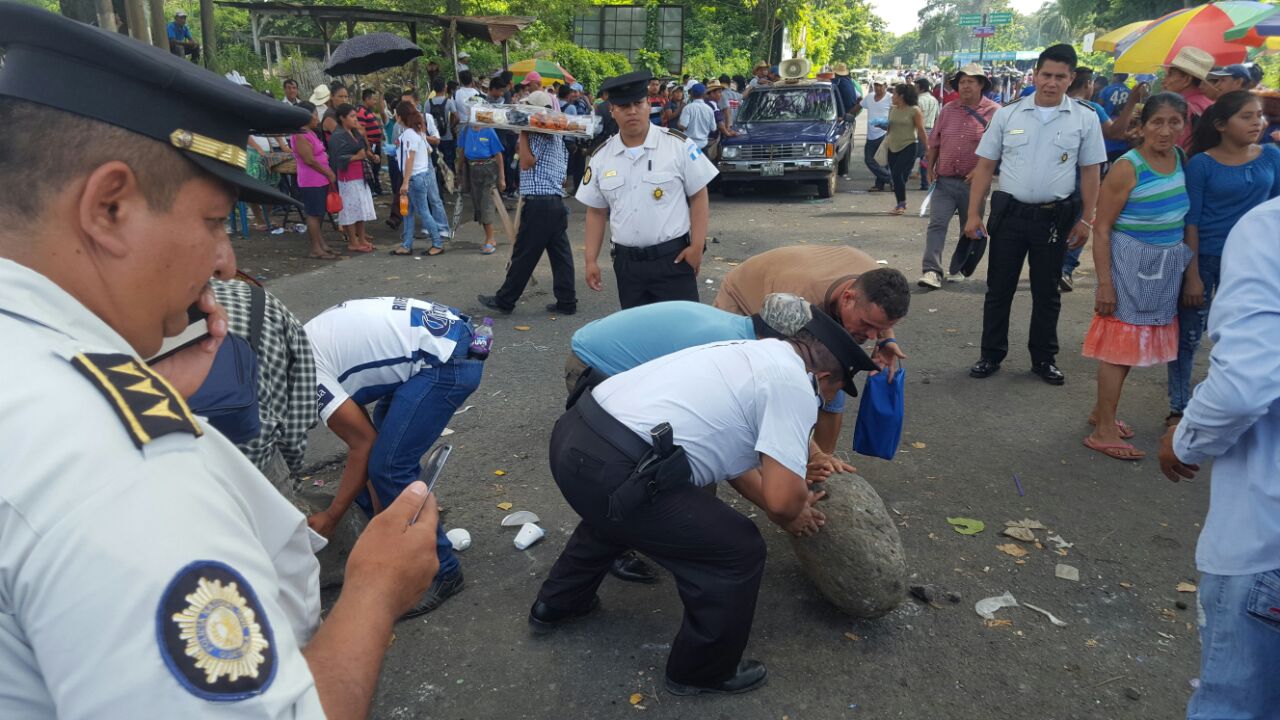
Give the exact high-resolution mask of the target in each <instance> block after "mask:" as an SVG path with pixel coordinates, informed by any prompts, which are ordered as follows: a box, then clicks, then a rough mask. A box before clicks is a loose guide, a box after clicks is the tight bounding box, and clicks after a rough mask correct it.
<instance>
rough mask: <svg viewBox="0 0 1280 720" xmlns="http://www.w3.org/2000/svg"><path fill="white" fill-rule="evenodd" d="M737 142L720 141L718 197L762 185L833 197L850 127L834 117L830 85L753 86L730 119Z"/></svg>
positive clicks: (849, 144)
mask: <svg viewBox="0 0 1280 720" xmlns="http://www.w3.org/2000/svg"><path fill="white" fill-rule="evenodd" d="M733 129H734V130H735V131H736V132H737V133H738V134H737V136H735V137H726V138H723V139H722V140H721V144H720V160H719V163H718V164H717V167H718V168H719V170H720V175H719V177H718V178H717V180H718V181H719V186H720V190H721V192H723V193H724V194H725V195H733V194H736V193H737V192H738V191H739V190H741V189H742V188H743V187H745V186H746V185H747V184H759V183H760V181H762V180H777V181H782V182H799V183H812V184H813V185H815V186H816V187H817V190H818V197H821V198H829V197H831V196H833V195H835V192H836V180H837V178H838V177H839V176H840V175H844V174H845V173H847V172H849V155H850V152H851V151H852V148H853V126H852V125H851V124H850V123H848V122H846V121H845V119H844V118H843V117H840V116H838V115H837V113H836V98H835V92H834V90H833V88H832V86H831V83H828V82H822V81H816V80H793V81H785V80H784V81H779V82H776V83H774V84H772V85H767V86H763V87H757V88H755V89H753V90H752V91H751V92H750V93H748V94H747V96H746V97H745V98H743V100H742V105H741V107H739V109H738V113H737V116H736V117H734V120H733Z"/></svg>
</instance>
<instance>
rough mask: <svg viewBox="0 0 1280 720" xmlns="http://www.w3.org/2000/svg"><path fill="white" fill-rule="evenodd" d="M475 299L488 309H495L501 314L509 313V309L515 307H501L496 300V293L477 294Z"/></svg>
mask: <svg viewBox="0 0 1280 720" xmlns="http://www.w3.org/2000/svg"><path fill="white" fill-rule="evenodd" d="M476 301H477V302H479V303H480V304H481V305H483V306H485V307H487V308H489V309H490V310H496V311H498V312H500V313H502V314H503V315H510V314H511V311H512V310H514V309H515V308H507V307H502V304H501V303H499V302H498V296H497V295H477V296H476Z"/></svg>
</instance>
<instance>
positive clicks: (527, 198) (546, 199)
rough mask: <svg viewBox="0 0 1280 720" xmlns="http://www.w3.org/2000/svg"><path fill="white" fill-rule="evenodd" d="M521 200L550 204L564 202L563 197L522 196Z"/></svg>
mask: <svg viewBox="0 0 1280 720" xmlns="http://www.w3.org/2000/svg"><path fill="white" fill-rule="evenodd" d="M520 199H521V200H524V201H525V202H550V201H552V200H564V196H563V195H549V194H548V195H521V196H520Z"/></svg>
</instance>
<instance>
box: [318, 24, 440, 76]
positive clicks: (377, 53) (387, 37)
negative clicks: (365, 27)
mask: <svg viewBox="0 0 1280 720" xmlns="http://www.w3.org/2000/svg"><path fill="white" fill-rule="evenodd" d="M421 55H422V48H420V47H418V46H417V45H414V44H413V43H411V42H409V41H408V40H406V39H404V38H402V37H400V36H399V35H394V34H392V33H385V32H380V33H369V34H368V35H357V36H356V37H353V38H351V39H350V40H347V41H346V42H344V43H342V44H341V45H339V46H338V49H337V50H334V51H333V55H332V56H331V57H330V58H329V64H328V66H326V67H325V69H324V71H325V72H326V73H328V74H329V75H331V76H334V77H337V76H339V75H367V74H369V73H371V72H377V71H379V70H384V69H386V68H391V67H399V66H401V65H404V64H405V63H407V62H409V61H410V60H412V59H414V58H416V57H419V56H421Z"/></svg>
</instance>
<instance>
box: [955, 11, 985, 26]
mask: <svg viewBox="0 0 1280 720" xmlns="http://www.w3.org/2000/svg"><path fill="white" fill-rule="evenodd" d="M981 24H982V14H981V13H969V14H964V15H961V16H960V27H978V26H979V25H981Z"/></svg>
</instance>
